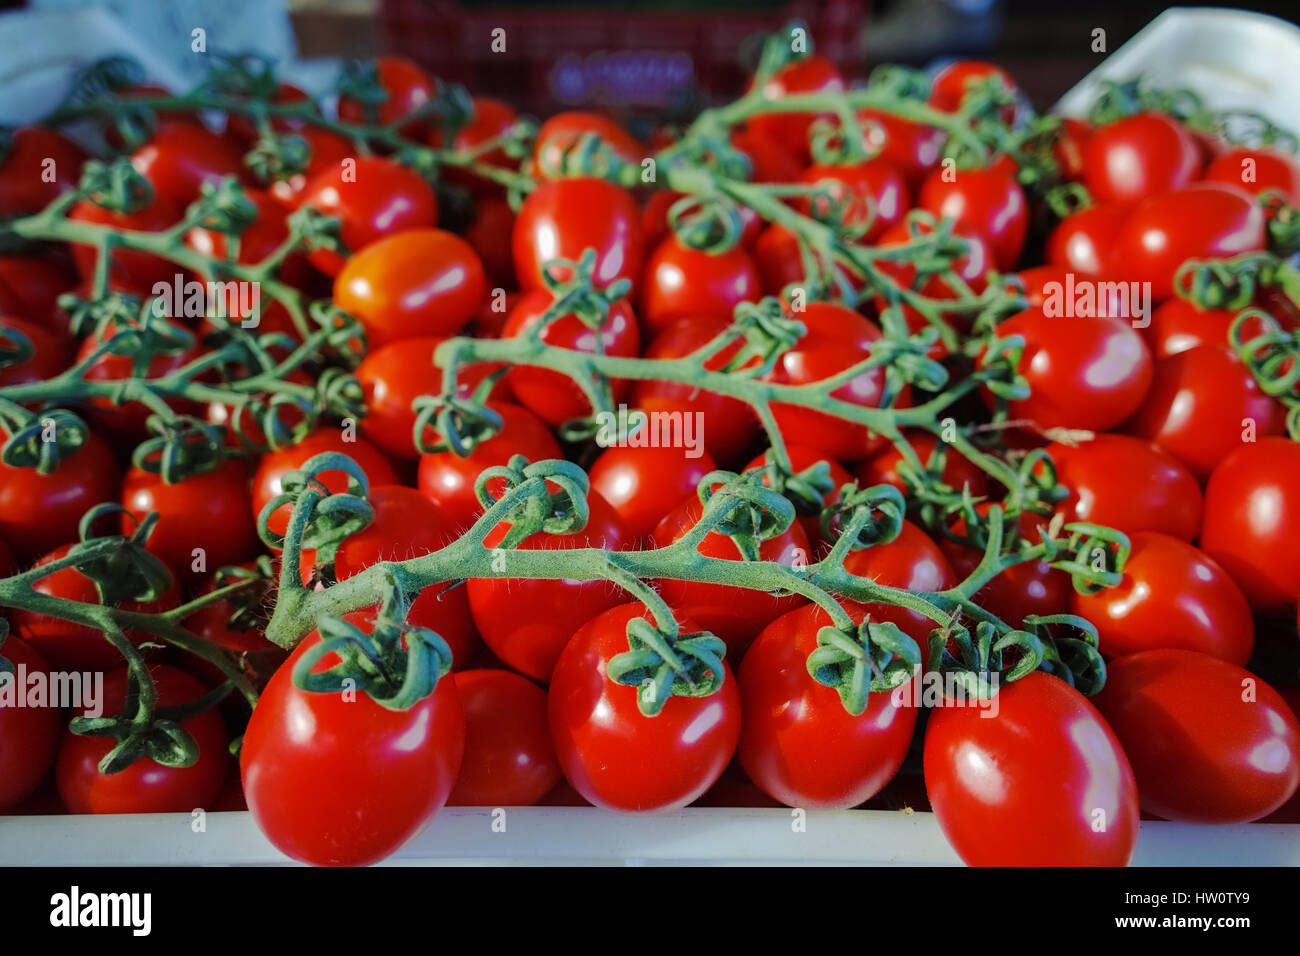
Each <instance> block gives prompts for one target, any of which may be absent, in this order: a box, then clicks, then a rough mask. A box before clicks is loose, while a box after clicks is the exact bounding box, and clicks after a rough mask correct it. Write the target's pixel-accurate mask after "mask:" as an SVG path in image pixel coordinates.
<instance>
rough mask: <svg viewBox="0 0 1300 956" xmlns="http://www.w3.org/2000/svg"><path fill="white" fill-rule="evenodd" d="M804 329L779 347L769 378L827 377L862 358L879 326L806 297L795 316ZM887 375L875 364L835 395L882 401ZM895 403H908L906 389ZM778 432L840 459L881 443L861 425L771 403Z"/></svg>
mask: <svg viewBox="0 0 1300 956" xmlns="http://www.w3.org/2000/svg"><path fill="white" fill-rule="evenodd" d="M794 318H795V319H797V320H798V321H799V322H801V323H802V324H803V325H804V328H805V329H806V330H807V331H806V333H805V335H804V336H803V337H802V338H800V339H799V341H797V342H795V343H794V345H792V346H791V347H790V348H789V349H787V350H786V351H785V352H783V353H782V354H781V356H780V358H778V359H777V362H776V366H775V368H773V369H772V371H771V372H770V373H768V375H767V376H766V380H767V381H771V382H775V383H777V384H779V385H804V384H807V383H808V382H817V381H820V380H822V379H824V378H830V377H831V376H833V375H835V374H836V373H837V372H842V371H844V369H846V368H850V367H851V366H853V365H856V364H857V363H859V362H861V361H863V360H864V359H866V358H867V357H868V356H869V355H870V354H871V349H872V347H873V344H874V343H875V342H876V341H877V340H879V339H880V338H881V333H880V329H879V328H877V327H876V326H875V325H874V324H872V323H871V322H870V321H868V320H867V319H864V318H863V317H862V316H861V315H859V314H858V313H856V312H854V311H853V310H852V309H849V308H845V307H844V306H842V305H835V304H833V303H830V302H809V303H808V305H807V307H806V308H805V309H804V311H802V312H799V313H796V314H795V316H794ZM884 384H885V375H884V372H883V371H882V370H881V369H879V368H873V369H869V370H868V371H865V372H863V373H862V374H861V375H858V376H856V377H855V378H853V380H852V381H850V382H848V383H846V384H845V385H842V386H841V387H840V388H837V389H836V390H835V391H834V392H833V393H832V394H833V395H834V397H835V398H837V399H839V400H841V401H844V402H848V403H850V404H852V405H860V406H862V407H864V408H875V407H877V406H878V405H879V404H880V398H881V393H882V391H883V390H884ZM898 404H900V405H903V404H906V392H904V394H903V395H902V396H900V398H899V400H898ZM772 412H773V414H774V415H775V417H776V421H777V424H778V425H779V426H780V428H781V433H782V434H783V435H785V436H786V437H787V438H788V439H791V440H797V441H798V442H799V444H802V445H811V446H812V447H814V448H818V449H820V450H822V451H824V452H825V453H826V454H828V455H830V456H831V457H833V458H838V459H840V460H841V461H853V460H855V459H858V458H865V457H866V456H867V455H869V454H871V452H873V451H874V450H875V449H877V448H879V447H881V445H882V444H883V442H884V439H882V438H881V437H880V436H879V435H876V434H873V433H872V432H871V431H870V430H868V428H867V427H866V426H865V425H846V424H845V423H844V422H843V421H842V420H841V419H837V418H832V417H831V416H829V415H827V414H825V413H823V412H815V411H812V410H810V409H806V408H800V407H798V406H794V405H786V404H783V403H779V402H773V403H772Z"/></svg>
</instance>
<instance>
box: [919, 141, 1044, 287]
mask: <svg viewBox="0 0 1300 956" xmlns="http://www.w3.org/2000/svg"><path fill="white" fill-rule="evenodd" d="M917 205H918V207H919V208H921V209H925V210H927V211H929V212H932V213H934V214H935V216H937V217H940V218H951V219H953V220H954V222H955V226H956V228H957V229H958V230H959V231H961V232H963V233H970V234H972V235H976V236H979V237H980V238H981V239H983V240H984V241H985V242H987V243H988V246H989V250H990V251H991V252H992V253H993V262H994V264H995V265H996V266H997V268H999V269H1001V270H1002V271H1004V272H1005V271H1008V270H1010V269H1013V268H1014V267H1015V265H1016V261H1017V260H1018V259H1019V258H1020V250H1021V249H1022V248H1023V247H1024V244H1025V236H1026V234H1027V233H1028V230H1029V207H1028V203H1027V202H1026V201H1025V193H1024V190H1022V189H1021V188H1020V184H1019V183H1017V182H1016V179H1015V177H1014V176H1013V175H1012V174H1011V173H1009V172H1007V171H1006V170H1005V169H1002V168H1000V167H997V166H990V167H988V168H987V169H964V170H961V171H959V172H958V173H957V178H956V179H954V180H953V181H951V182H945V181H944V178H943V176H942V175H941V174H939V173H937V172H936V173H931V174H930V176H929V178H928V179H926V181H925V185H923V186H922V187H921V193H920V196H919V197H918V202H917Z"/></svg>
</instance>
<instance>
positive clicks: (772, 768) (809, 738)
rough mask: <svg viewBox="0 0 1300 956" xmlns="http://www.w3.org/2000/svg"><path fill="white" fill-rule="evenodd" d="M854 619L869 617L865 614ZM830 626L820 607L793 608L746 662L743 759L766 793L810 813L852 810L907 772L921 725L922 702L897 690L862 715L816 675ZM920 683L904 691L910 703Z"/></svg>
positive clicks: (880, 696) (872, 701) (881, 695)
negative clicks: (816, 659) (821, 640)
mask: <svg viewBox="0 0 1300 956" xmlns="http://www.w3.org/2000/svg"><path fill="white" fill-rule="evenodd" d="M849 616H850V617H852V618H853V620H854V623H860V622H861V620H862V618H863V616H864V611H863V609H860V608H859V609H854V610H850V611H849ZM830 623H831V618H830V615H829V614H827V613H826V612H825V611H824V610H823V609H822V608H819V607H816V606H814V605H808V606H806V607H801V608H798V609H796V610H794V611H791V612H789V613H788V614H785V615H783V616H781V617H779V618H777V619H776V620H775V621H773V622H772V623H771V624H769V625H768V626H767V627H766V628H765V629H764V630H763V633H761V634H759V635H758V637H757V638H755V639H754V643H753V644H752V645H750V648H749V650H748V651H747V652H746V653H745V659H744V661H743V662H742V663H741V665H740V701H741V707H742V710H743V712H744V715H745V720H744V723H743V724H742V726H741V731H740V746H739V748H738V750H737V753H738V755H739V757H740V764H741V766H742V767H744V768H745V773H746V774H748V775H749V777H750V778H751V779H752V780H753V781H754V783H755V784H757V785H758V787H759V789H760V790H762V791H763V792H764V793H766V794H768V795H769V796H771V797H773V798H775V799H777V800H779V801H781V802H782V803H784V804H786V805H787V806H791V807H799V808H801V809H805V810H847V809H849V808H850V807H855V806H857V805H858V804H860V803H863V802H864V801H866V800H869V799H870V798H871V797H873V796H875V794H876V793H877V792H878V791H879V790H880V788H881V787H883V786H884V785H885V784H886V783H888V782H889V780H890V778H891V777H893V776H894V774H896V773H897V772H898V768H899V767H900V766H901V765H902V763H903V758H904V757H905V756H907V747H908V744H909V743H910V742H911V740H912V729H913V727H914V726H915V725H916V708H915V707H913V706H911V705H910V704H907V705H905V706H898V705H896V704H895V702H894V701H893V699H892V695H891V694H890V693H888V692H880V691H877V692H874V693H871V694H869V695H868V697H867V709H866V710H865V711H864V712H863V713H861V714H859V715H856V716H855V715H853V714H850V713H849V712H848V711H847V710H845V709H844V704H843V702H842V701H841V700H840V695H839V692H838V691H836V690H835V689H834V688H831V687H826V686H825V685H823V684H820V683H818V682H817V681H816V680H814V679H813V678H812V676H811V675H809V673H808V667H807V660H808V655H809V654H811V653H812V652H813V651H814V650H815V649H816V648H817V632H818V631H819V630H820V629H821V628H822V627H825V626H827V625H829V624H830ZM910 688H911V684H910V683H909V684H908V685H906V686H905V688H904V689H903V690H902V691H901V693H904V694H908V695H909V696H908V698H907V699H908V700H910Z"/></svg>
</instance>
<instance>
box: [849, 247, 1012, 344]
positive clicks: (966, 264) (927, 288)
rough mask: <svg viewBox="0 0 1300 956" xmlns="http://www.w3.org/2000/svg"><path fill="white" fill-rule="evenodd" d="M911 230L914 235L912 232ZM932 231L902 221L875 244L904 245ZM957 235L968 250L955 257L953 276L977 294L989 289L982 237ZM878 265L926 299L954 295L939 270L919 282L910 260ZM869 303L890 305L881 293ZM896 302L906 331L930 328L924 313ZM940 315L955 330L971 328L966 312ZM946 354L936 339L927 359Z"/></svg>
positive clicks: (988, 260)
mask: <svg viewBox="0 0 1300 956" xmlns="http://www.w3.org/2000/svg"><path fill="white" fill-rule="evenodd" d="M913 231H915V233H916V234H917V235H913ZM931 231H932V229H931V227H930V226H928V225H926V224H924V223H915V224H913V225H908V224H906V223H902V224H900V225H897V226H895V227H894V228H892V229H890V230H889V231H887V232H886V233H885V234H884V235H883V236H881V237H880V242H879V243H877V245H880V246H900V245H907V244H908V243H910V242H913V241H915V240H916V239H917V238H918V236H926V235H929V234H930V232H931ZM959 238H961V239H963V240H964V241H965V242H966V245H967V249H968V251H967V253H966V255H964V256H959V257H957V258H956V259H954V260H953V261H952V263H951V268H952V271H953V273H954V275H956V276H957V277H959V278H961V279H962V280H963V281H965V282H966V284H967V285H969V286H970V289H971V291H972V292H974V293H976V294H977V295H978V294H979V293H981V292H983V291H984V290H985V289H987V288H988V271H989V269H991V268H992V253H991V252H990V251H989V247H988V244H987V243H985V242H984V240H983V239H980V238H978V237H976V236H972V235H960V236H959ZM877 266H878V267H879V268H880V270H881V271H882V272H884V273H885V274H886V275H888V276H891V277H892V278H893V279H894V281H895V282H896V283H897V284H898V285H899V287H900V288H905V289H915V290H916V291H917V292H919V293H920V294H921V295H923V296H925V297H926V298H928V299H952V298H956V297H957V294H958V293H957V291H956V290H954V289H953V288H952V286H951V285H949V284H948V282H947V281H946V280H945V279H944V278H943V276H942V275H941V274H939V273H935V274H932V275H930V276H928V277H927V278H926V279H925V280H924V281H918V275H917V271H916V266H914V265H912V264H911V263H910V262H890V261H888V260H882V261H880V262H879V263H877ZM872 302H873V304H874V305H875V307H876V310H877V311H879V312H883V311H884V310H885V308H886V307H887V306H888V304H889V302H888V300H887V299H886V298H885V296H884V295H881V294H877V295H875V296H873V298H872ZM899 305H900V307H901V308H902V310H903V318H904V320H905V321H906V322H907V327H908V330H909V331H911V332H913V333H916V332H920V331H921V330H923V329H926V328H928V327H929V325H930V323H929V322H928V321H927V320H926V318H925V316H923V315H922V314H921V313H920V312H918V311H917V310H916V309H914V308H913V307H912V306H910V305H908V304H907V303H906V302H900V303H899ZM941 318H943V320H944V321H945V322H947V323H948V325H950V326H952V327H953V328H955V329H957V330H958V331H963V332H964V331H968V330H969V329H970V325H971V317H970V316H969V315H959V314H954V313H951V312H944V313H942V314H941ZM946 354H947V349H946V347H945V346H944V345H943V343H942V342H936V343H935V345H934V347H933V348H932V349H931V350H930V352H929V356H930V358H932V359H935V360H936V361H937V360H938V359H941V358H943V357H944V356H945V355H946Z"/></svg>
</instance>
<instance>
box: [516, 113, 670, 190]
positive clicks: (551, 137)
mask: <svg viewBox="0 0 1300 956" xmlns="http://www.w3.org/2000/svg"><path fill="white" fill-rule="evenodd" d="M586 134H591V135H594V136H596V137H597V138H598V139H599V140H600V141H601V142H602V143H603V144H604V145H605V146H606V147H608V148H609V150H610V151H611V152H612V153H613V154H614V156H615V157H616V158H618V159H620V160H622V161H623V162H625V163H639V162H640V161H641V157H642V156H643V155H644V154H645V150H644V148H643V147H642V146H641V144H640V143H639V142H637V140H636V137H634V136H632V135H631V134H630V133H628V132H627V131H626V130H624V129H623V127H621V126H619V125H618V124H617V123H615V122H614V121H613V120H611V119H608V118H607V117H604V116H601V115H600V114H598V113H582V112H568V113H556V114H555V115H554V116H552V117H551V118H550V119H548V120H547V121H546V122H545V123H543V124H542V125H541V128H540V129H538V131H537V145H536V146H535V147H534V149H533V175H534V176H535V177H536V178H537V179H538V180H539V181H542V182H545V181H546V180H549V179H555V178H556V174H555V172H554V171H555V170H558V169H560V167H561V164H562V162H563V160H564V156H565V154H566V153H567V152H568V151H570V150H572V149H573V148H574V147H575V146H577V144H578V141H579V140H580V139H581V138H582V137H583V136H584V135H586Z"/></svg>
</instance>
